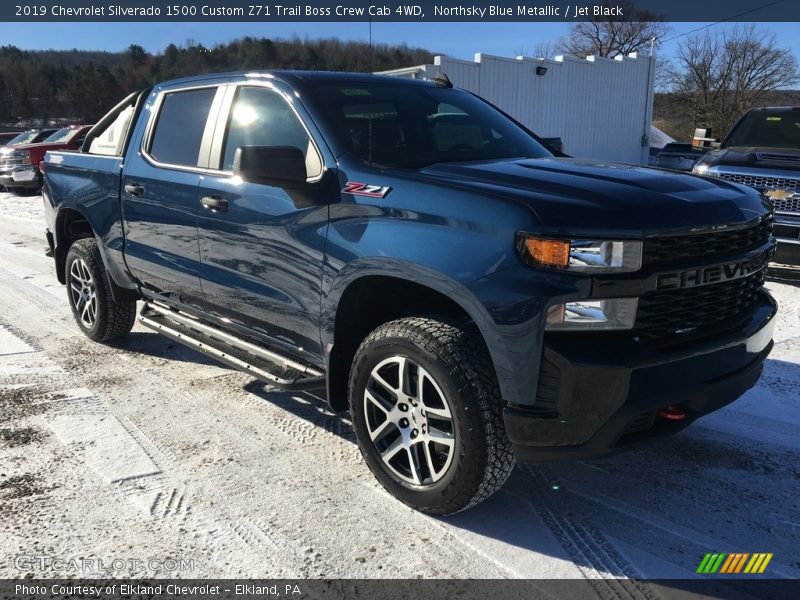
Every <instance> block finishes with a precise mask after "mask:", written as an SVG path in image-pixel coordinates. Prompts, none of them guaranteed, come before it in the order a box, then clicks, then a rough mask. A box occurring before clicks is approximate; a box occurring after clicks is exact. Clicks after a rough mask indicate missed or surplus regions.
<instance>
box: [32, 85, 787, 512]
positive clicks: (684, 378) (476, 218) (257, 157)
mask: <svg viewBox="0 0 800 600" xmlns="http://www.w3.org/2000/svg"><path fill="white" fill-rule="evenodd" d="M43 197H44V205H45V214H46V216H45V221H46V228H47V229H46V237H47V242H48V245H49V248H50V251H51V252H52V255H53V257H54V261H55V271H56V276H57V277H58V280H59V281H60V282H61V283H62V284H66V294H65V295H66V298H65V299H66V300H67V301H68V302H69V305H70V307H71V310H72V313H73V316H74V318H75V322H76V324H77V326H78V327H79V328H80V330H81V331H82V332H83V333H84V334H85V335H86V336H88V337H89V338H90V339H92V340H95V341H97V342H111V341H112V340H118V339H120V338H123V337H124V336H125V335H127V334H128V332H129V331H130V330H131V328H132V326H133V324H134V321H135V320H136V307H137V301H139V300H143V301H144V305H143V307H142V312H141V313H140V315H139V321H140V322H141V323H142V324H143V325H144V326H146V327H149V328H151V329H154V330H156V331H158V332H160V333H162V334H163V335H165V336H167V337H168V338H170V339H172V340H174V341H177V342H180V343H184V344H188V345H189V346H191V347H194V348H197V349H199V350H201V351H203V352H206V353H208V354H209V355H210V356H213V357H215V358H217V359H218V360H220V361H222V362H225V363H227V364H229V365H231V366H234V367H236V368H239V369H242V370H243V371H244V372H246V373H248V374H250V375H252V376H254V377H259V378H261V379H263V380H264V381H266V382H268V383H270V384H272V385H274V386H276V387H278V388H284V389H287V390H292V391H300V390H311V391H314V392H315V393H316V394H318V395H320V396H321V397H326V398H327V401H328V403H329V404H330V406H331V408H332V409H333V410H336V411H347V410H349V411H350V416H351V420H352V423H353V427H354V429H355V432H356V438H357V440H358V445H359V448H360V449H361V452H362V454H363V456H364V458H365V462H366V464H367V465H368V466H369V468H370V469H371V470H372V472H373V473H374V475H375V477H376V478H377V479H378V480H379V481H380V483H381V484H382V485H383V486H384V487H385V488H386V489H387V490H389V492H391V493H392V494H393V495H394V496H396V497H397V498H399V499H400V500H402V501H403V502H405V503H407V504H409V505H411V506H413V507H415V508H417V509H419V510H422V511H425V512H428V513H432V514H450V513H453V512H456V511H459V510H462V509H464V508H467V507H469V506H472V505H474V504H476V503H477V502H480V501H481V500H483V499H485V498H487V497H488V496H489V495H491V494H492V493H493V492H494V491H496V490H497V489H498V488H499V487H500V486H501V485H502V484H503V482H504V481H505V480H506V478H507V477H508V475H509V474H510V473H511V470H512V469H513V467H514V460H515V458H516V459H517V460H521V461H524V462H541V461H552V460H558V459H585V458H592V457H599V456H603V455H607V454H610V453H613V452H616V451H618V450H621V449H623V448H627V447H630V446H631V445H632V444H635V443H638V442H641V441H644V440H647V439H651V438H656V437H659V436H662V435H666V434H670V433H674V432H676V431H678V430H680V429H681V428H683V427H685V426H686V425H688V424H689V423H691V422H693V421H694V420H695V419H697V418H698V417H701V416H703V415H705V414H708V413H710V412H712V411H714V410H717V409H719V408H721V407H722V406H725V405H726V404H728V403H730V402H732V401H734V400H735V399H736V398H738V397H739V396H740V395H741V394H743V393H744V392H745V391H746V390H747V389H749V388H750V387H752V386H753V385H754V384H755V383H756V381H757V380H758V378H759V375H760V373H761V369H762V365H763V362H764V360H765V359H766V357H767V355H768V354H769V352H770V350H771V348H772V345H773V342H772V329H773V326H774V316H775V313H776V310H777V307H776V305H775V302H774V301H773V300H772V298H771V296H770V295H769V293H768V292H767V291H766V290H764V289H763V283H764V273H765V271H766V265H767V263H768V262H769V259H770V257H771V256H772V253H773V251H774V247H775V240H774V238H773V237H772V214H771V212H770V209H769V206H768V204H767V203H766V202H765V201H764V200H763V199H762V198H761V197H760V196H759V194H758V193H757V192H755V191H754V190H751V189H748V188H745V187H743V186H738V185H732V184H729V183H727V182H724V181H715V180H712V179H708V178H701V177H693V176H691V175H688V174H678V173H668V172H665V171H658V170H653V169H647V168H644V167H638V166H633V165H625V164H611V163H606V162H603V161H598V160H581V159H572V158H558V157H554V156H553V154H552V153H551V152H549V151H548V150H547V149H546V148H545V147H544V146H543V145H542V144H541V143H540V142H539V141H538V138H536V137H535V135H534V134H532V133H531V132H530V131H528V130H527V129H525V128H523V127H522V126H521V125H519V124H518V123H517V122H515V121H513V120H512V119H510V118H509V117H507V116H506V115H504V114H503V113H501V112H500V111H498V110H497V109H495V108H494V107H493V106H492V105H491V104H488V103H487V102H485V101H483V100H482V99H480V98H479V97H477V96H475V95H473V94H470V93H468V92H465V91H463V90H458V89H453V86H452V84H449V82H447V81H441V80H440V81H418V80H408V79H399V78H395V77H388V78H387V77H379V76H369V75H357V74H353V75H348V74H341V73H313V72H283V71H273V72H263V73H260V72H248V73H239V74H224V75H205V76H201V77H194V78H187V79H182V80H177V81H171V82H168V83H164V84H161V85H158V86H156V87H155V88H153V89H152V90H146V91H144V92H142V93H141V94H138V95H137V94H134V95H132V96H130V97H129V98H127V99H126V100H125V101H123V102H122V103H120V104H119V105H118V106H117V107H116V108H115V109H114V110H112V111H111V112H110V113H109V114H108V115H107V116H106V117H104V118H103V119H102V120H101V121H100V123H98V125H97V126H95V128H93V129H92V131H91V132H90V134H89V135H88V136H87V139H86V143H85V144H84V147H83V151H82V152H80V153H74V152H73V153H70V152H48V153H47V157H46V169H45V187H44V192H43ZM87 360H89V359H87ZM87 368H91V365H89V364H87ZM277 459H278V458H276V460H277ZM664 460H665V461H667V462H669V461H674V457H669V456H665V457H664Z"/></svg>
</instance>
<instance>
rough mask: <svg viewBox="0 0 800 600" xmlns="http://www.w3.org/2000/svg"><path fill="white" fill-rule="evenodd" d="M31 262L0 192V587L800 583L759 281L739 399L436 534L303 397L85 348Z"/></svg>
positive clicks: (149, 351)
mask: <svg viewBox="0 0 800 600" xmlns="http://www.w3.org/2000/svg"><path fill="white" fill-rule="evenodd" d="M44 245H45V242H44V237H43V221H42V207H41V198H40V197H38V196H32V197H21V198H20V197H16V196H13V195H11V194H7V193H0V577H20V576H25V575H27V574H31V575H32V576H36V577H46V576H66V575H72V576H93V575H101V574H104V573H100V572H97V571H92V570H91V569H88V568H87V567H86V564H85V563H82V567H81V570H77V571H75V570H72V571H70V570H68V569H71V568H74V565H75V562H71V563H67V566H66V567H65V566H64V565H63V564H58V563H54V559H78V558H80V559H82V560H85V559H91V560H94V561H103V564H105V565H109V564H111V561H113V560H114V559H122V562H124V565H125V566H124V567H122V568H117V567H119V565H120V564H122V562H120V561H117V562H116V563H114V565H115V567H114V568H115V570H114V571H113V574H114V575H115V576H127V575H131V576H149V577H152V576H180V577H330V578H338V577H343V578H350V577H408V578H414V577H459V578H462V577H470V578H471V577H477V578H506V577H512V578H516V577H526V578H549V577H569V578H577V579H583V578H586V579H589V580H590V581H588V582H587V583H588V584H590V585H591V587H592V589H593V590H594V591H595V592H596V593H597V595H600V596H604V597H620V598H622V597H633V598H644V597H645V592H644V591H643V590H642V589H640V587H638V586H639V584H637V583H636V582H634V581H626V580H624V578H686V577H693V576H694V571H695V569H696V568H697V565H698V563H699V561H700V559H701V558H702V556H703V555H704V554H705V553H706V552H772V553H774V558H773V559H772V562H771V563H770V565H769V568H768V571H769V573H770V574H771V575H772V576H775V577H787V578H797V577H799V576H800V503H799V502H798V497H800V494H799V493H798V490H799V489H800V485H799V484H800V462H798V458H800V411H798V408H800V287H798V285H797V284H792V283H776V282H774V281H772V282H770V283H768V288H769V289H770V291H771V292H772V293H773V294H774V295H775V297H776V298H777V299H778V301H779V303H780V305H781V310H780V314H779V321H778V325H777V329H776V334H775V342H776V344H775V349H774V351H773V353H772V355H771V356H770V359H769V360H768V362H767V364H766V368H765V371H764V375H763V377H762V378H761V380H760V382H759V384H758V386H757V387H756V388H755V389H753V390H751V391H750V392H749V393H747V394H746V395H745V396H744V397H743V398H742V399H740V400H738V401H737V402H735V403H734V404H732V405H731V406H729V407H727V408H725V409H723V410H721V411H719V412H718V413H715V414H713V415H710V416H708V417H706V418H704V419H702V420H700V421H699V422H698V423H696V424H694V425H693V426H692V427H690V428H688V429H687V430H686V431H684V432H683V433H681V434H679V435H676V436H674V437H672V438H669V439H665V440H662V441H659V442H656V443H653V444H650V445H648V446H645V447H642V448H641V449H636V450H633V451H630V452H627V453H624V454H620V455H618V456H616V457H613V458H609V459H605V460H601V461H594V462H575V463H565V464H554V465H549V466H544V467H529V466H524V467H518V468H517V470H516V471H515V473H514V474H513V475H512V477H511V479H510V480H509V482H508V484H507V485H506V487H505V488H504V489H503V490H502V491H501V492H500V493H498V494H497V495H496V496H495V497H493V498H492V499H490V500H489V501H487V502H485V503H484V504H482V505H480V506H479V507H477V508H475V509H473V510H470V511H467V512H465V513H462V514H459V515H456V516H455V517H451V518H447V519H434V518H430V517H427V516H424V515H421V514H419V513H416V512H414V511H412V510H410V509H409V508H407V507H405V506H404V505H402V504H400V503H399V502H397V501H395V500H394V499H392V498H391V497H390V496H389V495H388V494H387V493H385V492H384V491H383V490H382V488H380V487H379V486H378V484H377V483H376V482H375V480H374V479H373V477H372V476H371V474H370V473H369V471H368V469H367V468H366V466H365V464H364V463H363V462H362V460H361V458H360V456H359V453H358V449H357V448H356V446H355V444H354V441H353V436H352V435H351V433H350V430H349V426H348V423H347V421H346V419H345V418H343V417H341V416H337V415H334V414H331V413H329V412H328V411H326V410H325V409H324V408H322V406H321V405H320V404H318V403H317V402H316V401H315V400H314V399H313V398H310V397H307V396H295V395H293V394H288V393H284V392H278V391H274V390H270V389H269V388H266V387H265V386H264V385H263V384H260V383H259V382H257V381H254V380H252V379H251V378H249V377H247V376H246V375H243V374H241V373H238V372H235V371H232V370H230V369H227V368H225V367H223V366H220V365H218V364H216V363H214V362H213V361H211V360H210V359H208V358H206V357H204V356H203V355H200V354H198V353H195V352H193V351H191V350H189V349H186V348H184V347H181V346H178V345H175V344H173V343H171V342H170V341H168V340H166V339H164V338H161V337H159V336H158V335H156V334H155V333H151V332H149V331H147V330H144V329H141V328H139V327H138V326H137V327H136V328H135V329H134V332H133V334H132V336H131V338H130V341H129V342H127V343H126V344H124V345H120V346H117V347H105V346H100V345H97V344H94V343H92V342H91V341H89V340H87V339H86V338H84V337H83V336H82V335H81V334H80V333H79V331H78V329H77V327H76V326H75V324H74V323H73V321H72V316H71V314H70V311H69V307H68V305H67V300H66V292H65V290H64V288H63V287H62V286H60V285H59V284H58V282H57V281H56V279H55V276H54V274H53V267H52V260H51V259H49V258H46V257H45V256H44V252H43V251H44ZM90 564H92V565H98V564H99V562H95V563H90ZM65 569H67V570H65ZM620 579H622V580H621V581H620ZM656 595H657V594H656ZM646 597H648V598H653V597H654V593H653V592H652V591H649V592H647V594H646Z"/></svg>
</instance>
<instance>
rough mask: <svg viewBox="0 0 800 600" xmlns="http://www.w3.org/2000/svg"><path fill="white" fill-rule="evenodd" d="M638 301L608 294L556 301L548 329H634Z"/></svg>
mask: <svg viewBox="0 0 800 600" xmlns="http://www.w3.org/2000/svg"><path fill="white" fill-rule="evenodd" d="M638 303H639V301H638V298H605V299H603V300H579V301H577V302H566V303H564V304H556V305H555V306H551V307H550V308H549V309H548V311H547V324H546V329H548V330H558V331H579V330H586V329H602V330H620V329H633V325H634V322H635V321H636V307H637V305H638Z"/></svg>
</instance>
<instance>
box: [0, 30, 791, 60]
mask: <svg viewBox="0 0 800 600" xmlns="http://www.w3.org/2000/svg"><path fill="white" fill-rule="evenodd" d="M704 25H708V24H707V23H672V24H670V26H671V27H672V31H671V33H670V35H669V36H668V37H671V36H677V35H680V34H682V33H686V32H689V31H691V30H693V29H697V28H699V27H703V26H704ZM726 26H730V25H716V26H714V27H713V28H711V30H712V31H713V30H714V29H718V28H720V27H726ZM759 26H760V27H762V28H764V29H767V30H769V31H772V32H774V33H775V35H776V36H777V38H778V41H779V43H780V44H781V45H783V46H786V47H790V48H791V49H792V50H793V51H794V53H795V55H796V56H798V60H799V61H800V23H761V24H759ZM567 29H568V26H567V24H565V23H485V22H484V23H375V24H373V39H374V41H375V42H379V43H391V44H394V43H401V42H405V43H407V44H408V45H409V46H420V47H423V48H426V49H428V50H431V51H433V52H436V53H438V54H448V55H450V56H454V57H457V58H465V59H471V58H472V56H473V55H474V54H475V53H476V52H483V53H486V54H496V55H499V56H514V55H515V54H516V52H517V51H518V50H520V49H526V50H530V49H532V48H533V46H534V45H535V44H536V43H537V42H539V41H544V40H555V39H557V38H558V37H559V36H560V35H562V34H564V33H566V32H567ZM294 34H297V35H299V36H300V37H305V36H308V37H311V38H318V37H331V36H336V37H339V38H341V39H345V40H363V41H366V40H367V39H368V38H369V29H368V25H367V24H366V23H268V24H253V23H67V24H60V23H22V24H11V23H0V44H1V45H7V44H10V45H14V46H17V47H19V48H24V49H30V50H42V49H49V48H53V49H72V48H78V49H81V50H109V51H119V50H124V49H125V48H127V47H128V46H129V45H130V44H138V45H140V46H142V47H144V48H145V49H146V50H148V51H150V52H154V53H155V52H161V51H162V50H163V49H164V47H165V46H167V45H168V44H170V43H174V44H176V45H179V46H180V45H185V44H186V41H187V40H189V39H193V40H196V41H197V42H199V43H201V44H203V45H205V46H213V45H215V44H218V43H222V42H227V41H230V40H233V39H235V38H239V37H243V36H246V35H249V36H254V37H272V38H279V37H291V36H292V35H294ZM680 39H681V38H678V39H677V40H673V41H670V42H667V43H666V44H665V45H664V47H663V48H662V49H661V50H660V53H661V55H662V56H666V57H669V56H671V55H672V54H673V53H674V51H675V48H676V45H677V44H678V42H679V41H680Z"/></svg>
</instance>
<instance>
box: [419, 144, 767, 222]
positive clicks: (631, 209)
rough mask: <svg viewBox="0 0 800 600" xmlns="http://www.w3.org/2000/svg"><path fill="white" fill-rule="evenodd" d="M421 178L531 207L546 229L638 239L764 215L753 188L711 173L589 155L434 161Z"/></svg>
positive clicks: (742, 220) (761, 203) (422, 172)
mask: <svg viewBox="0 0 800 600" xmlns="http://www.w3.org/2000/svg"><path fill="white" fill-rule="evenodd" d="M420 174H421V175H423V176H424V177H429V178H431V179H436V180H438V181H439V182H445V181H446V182H447V183H448V184H449V185H451V186H453V187H458V188H461V189H469V190H471V191H475V192H479V193H483V194H489V195H493V196H501V197H504V198H509V199H513V200H516V201H518V202H522V203H524V204H526V205H527V206H528V207H530V209H531V210H533V212H534V213H535V214H536V216H537V218H538V219H539V221H540V222H541V226H542V228H543V230H544V231H548V232H552V233H562V234H568V235H574V234H575V233H576V232H579V231H587V232H592V231H593V232H598V233H603V234H606V235H613V234H619V235H621V236H640V235H645V236H647V235H656V234H659V233H661V234H663V233H665V232H667V231H675V232H678V231H687V230H701V229H711V228H718V227H726V226H735V225H739V224H743V223H746V222H749V221H752V220H753V219H756V218H758V217H760V216H763V215H765V214H767V213H768V212H769V208H768V206H767V204H766V203H765V202H764V200H763V199H762V198H761V196H760V195H759V194H758V192H756V191H755V190H752V189H750V188H747V187H744V186H740V185H737V184H732V183H729V182H726V181H722V180H719V179H714V178H706V177H698V176H694V175H689V174H685V175H684V174H679V173H675V172H674V171H662V170H659V169H650V168H645V167H639V166H635V165H628V164H620V163H610V162H603V161H595V160H586V159H571V158H541V159H520V160H504V161H496V162H481V163H448V164H438V165H432V166H430V167H427V168H425V169H422V170H421V172H420Z"/></svg>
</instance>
